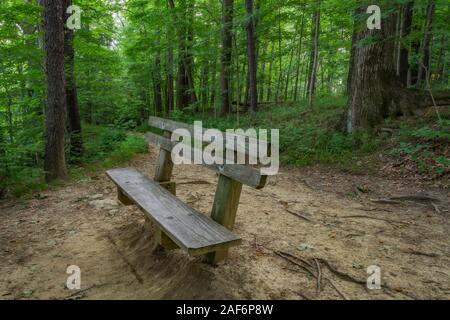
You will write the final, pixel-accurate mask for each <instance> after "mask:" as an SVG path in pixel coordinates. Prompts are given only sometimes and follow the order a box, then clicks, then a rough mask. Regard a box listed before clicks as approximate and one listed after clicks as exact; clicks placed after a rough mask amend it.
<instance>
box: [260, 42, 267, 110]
mask: <svg viewBox="0 0 450 320" xmlns="http://www.w3.org/2000/svg"><path fill="white" fill-rule="evenodd" d="M266 54H267V46H264V48H263V53H262V57H263V58H262V59H260V61H261V60H262V66H261V72H260V74H259V90H258V91H259V92H258V95H259V98H258V100H259V101H261V102H262V101H263V100H264V85H265V83H264V82H265V80H266V78H265V74H266V60H267V56H266Z"/></svg>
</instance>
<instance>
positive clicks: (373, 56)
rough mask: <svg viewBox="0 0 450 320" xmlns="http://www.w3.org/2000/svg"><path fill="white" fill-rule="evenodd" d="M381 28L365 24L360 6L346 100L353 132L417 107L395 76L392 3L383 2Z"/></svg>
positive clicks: (363, 10)
mask: <svg viewBox="0 0 450 320" xmlns="http://www.w3.org/2000/svg"><path fill="white" fill-rule="evenodd" d="M381 4H382V5H381V10H382V12H384V13H385V14H383V19H382V24H381V30H378V29H373V30H370V29H368V28H367V26H366V20H365V19H367V16H366V15H365V12H366V8H367V7H366V6H364V5H361V6H360V7H358V8H357V11H356V12H357V15H356V17H357V19H358V20H357V22H356V23H355V27H354V35H353V43H352V46H353V48H352V51H353V53H352V58H351V59H350V61H351V63H352V65H351V66H350V72H351V74H350V75H349V84H348V103H347V117H346V119H347V122H346V126H347V131H348V132H354V131H356V130H359V129H363V128H369V127H372V126H374V125H376V124H378V123H380V122H381V121H382V120H383V118H385V117H387V116H389V115H395V114H399V113H403V114H409V112H410V108H411V107H413V106H414V104H415V103H414V100H413V99H412V96H411V94H410V92H409V91H408V90H407V89H406V88H405V86H404V85H403V84H402V83H401V81H400V78H399V77H397V75H396V66H395V56H394V52H395V42H394V41H392V40H391V36H392V35H393V34H395V28H396V17H395V14H393V13H392V12H393V10H392V3H390V1H388V0H384V1H383V2H382V3H381Z"/></svg>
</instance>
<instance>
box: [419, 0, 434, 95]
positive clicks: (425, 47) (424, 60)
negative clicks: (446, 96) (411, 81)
mask: <svg viewBox="0 0 450 320" xmlns="http://www.w3.org/2000/svg"><path fill="white" fill-rule="evenodd" d="M435 9H436V0H428V6H427V16H426V21H425V30H424V32H423V40H422V45H421V48H420V49H421V50H420V51H421V60H420V63H419V73H418V76H417V82H416V87H421V86H422V84H423V83H424V82H427V81H428V80H429V79H427V77H428V76H429V74H430V67H431V65H430V43H431V36H432V35H431V30H432V27H433V17H434V12H435Z"/></svg>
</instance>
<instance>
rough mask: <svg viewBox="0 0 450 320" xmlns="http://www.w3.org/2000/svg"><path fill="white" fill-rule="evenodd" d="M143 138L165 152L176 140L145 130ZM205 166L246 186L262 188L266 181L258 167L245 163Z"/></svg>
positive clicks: (173, 145)
mask: <svg viewBox="0 0 450 320" xmlns="http://www.w3.org/2000/svg"><path fill="white" fill-rule="evenodd" d="M145 138H146V139H147V141H149V142H150V143H153V144H156V145H158V146H159V147H160V148H161V149H163V150H165V151H166V152H172V149H173V148H174V147H175V145H177V144H178V142H175V141H171V140H169V139H168V138H165V137H162V136H159V135H157V134H154V133H151V132H147V133H146V134H145ZM203 165H205V166H206V167H207V168H209V169H211V170H214V171H216V172H218V173H220V174H222V175H224V176H226V177H229V178H231V179H234V180H236V181H239V182H241V183H243V184H245V185H247V186H250V187H253V188H256V189H262V188H263V187H264V186H265V185H266V182H267V176H266V175H263V174H261V172H260V170H259V169H255V168H252V167H250V166H246V165H239V164H224V165H217V164H213V165H208V164H205V163H203Z"/></svg>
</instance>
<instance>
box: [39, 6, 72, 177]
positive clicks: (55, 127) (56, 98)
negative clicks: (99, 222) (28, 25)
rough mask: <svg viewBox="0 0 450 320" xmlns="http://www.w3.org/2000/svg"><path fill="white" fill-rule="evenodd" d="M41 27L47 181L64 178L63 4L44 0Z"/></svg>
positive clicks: (64, 82)
mask: <svg viewBox="0 0 450 320" xmlns="http://www.w3.org/2000/svg"><path fill="white" fill-rule="evenodd" d="M43 3H44V30H45V51H46V59H45V62H46V71H47V112H46V113H47V114H46V115H47V117H46V121H45V159H44V170H45V177H46V180H47V181H51V180H54V179H57V178H60V179H67V167H66V158H65V153H64V131H65V118H66V103H67V102H66V79H65V73H64V69H65V68H64V21H63V4H62V2H60V1H53V0H45V1H43Z"/></svg>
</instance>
